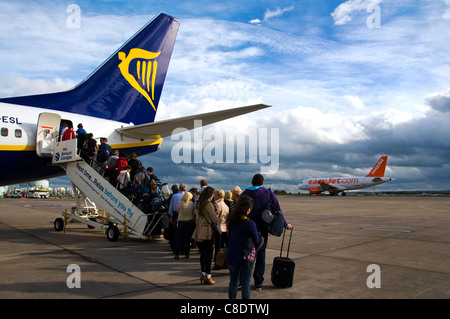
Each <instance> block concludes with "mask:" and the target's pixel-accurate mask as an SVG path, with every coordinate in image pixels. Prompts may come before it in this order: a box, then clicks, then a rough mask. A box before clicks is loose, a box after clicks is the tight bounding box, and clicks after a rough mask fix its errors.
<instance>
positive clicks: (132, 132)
mask: <svg viewBox="0 0 450 319" xmlns="http://www.w3.org/2000/svg"><path fill="white" fill-rule="evenodd" d="M267 107H270V105H266V104H255V105H249V106H243V107H238V108H234V109H228V110H223V111H216V112H210V113H203V114H197V115H191V116H186V117H180V118H177V119H170V120H164V121H159V122H153V123H147V124H141V125H136V126H129V127H122V128H118V129H116V131H117V132H119V133H122V134H123V135H125V136H128V137H131V138H137V139H143V138H144V139H146V138H164V137H167V136H171V135H172V132H173V130H174V129H176V128H186V129H187V130H192V129H193V128H194V121H195V120H201V121H202V126H206V125H210V124H213V123H216V122H220V121H223V120H226V119H229V118H232V117H236V116H239V115H244V114H247V113H251V112H255V111H258V110H261V109H264V108H267Z"/></svg>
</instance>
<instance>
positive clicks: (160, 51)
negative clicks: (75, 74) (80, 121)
mask: <svg viewBox="0 0 450 319" xmlns="http://www.w3.org/2000/svg"><path fill="white" fill-rule="evenodd" d="M178 27H179V21H178V20H176V19H175V18H173V17H170V16H168V15H165V14H162V13H161V14H159V15H157V16H156V17H155V18H154V19H153V20H151V21H150V22H149V23H148V24H147V25H145V26H144V27H143V28H142V29H141V30H140V31H138V32H137V33H136V34H135V35H134V36H133V37H132V38H130V39H129V40H128V41H127V42H126V43H125V44H124V45H123V46H122V47H121V48H120V49H118V50H117V51H116V52H115V53H114V54H113V55H111V56H110V57H109V58H108V59H107V60H106V61H105V62H104V63H103V64H102V65H101V66H100V67H98V68H97V69H96V70H95V71H94V72H93V73H92V74H91V75H90V76H88V77H87V78H86V79H85V80H84V81H83V82H81V83H80V84H79V85H77V86H76V87H75V88H74V89H72V90H69V91H66V92H59V93H50V94H41V95H31V96H22V97H12V98H4V99H0V102H3V103H11V104H19V105H27V106H34V107H41V108H46V109H51V110H58V111H65V112H72V113H77V114H83V115H89V116H95V117H100V118H105V119H109V120H115V121H119V122H125V123H133V124H135V125H138V124H144V123H149V122H153V121H154V119H155V115H156V110H157V109H158V103H159V99H160V97H161V92H162V88H163V84H164V80H165V77H166V73H167V69H168V66H169V60H170V57H171V55H172V51H173V47H174V43H175V38H176V35H177V32H178Z"/></svg>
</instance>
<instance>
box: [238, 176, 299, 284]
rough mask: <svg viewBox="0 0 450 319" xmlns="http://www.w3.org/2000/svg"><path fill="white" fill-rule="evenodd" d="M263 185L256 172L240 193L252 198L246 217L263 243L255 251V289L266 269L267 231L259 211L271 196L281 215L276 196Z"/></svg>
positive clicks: (285, 224) (290, 226)
mask: <svg viewBox="0 0 450 319" xmlns="http://www.w3.org/2000/svg"><path fill="white" fill-rule="evenodd" d="M263 185H264V176H262V175H261V174H256V175H255V176H253V179H252V186H251V187H249V188H247V189H246V190H245V191H244V192H243V193H242V195H241V196H249V197H251V198H252V199H253V209H252V211H251V212H250V214H249V215H248V218H250V219H251V220H253V221H254V222H255V224H256V228H257V230H258V232H260V233H261V235H262V237H264V244H263V245H262V247H261V248H260V249H259V250H258V251H257V253H256V263H255V270H254V272H253V279H254V281H255V288H256V290H261V287H262V284H263V281H264V271H265V269H266V247H267V239H268V231H267V228H266V227H265V225H264V221H263V220H262V218H261V213H262V212H263V210H264V207H265V206H266V205H267V204H268V203H269V200H270V197H271V196H272V204H273V206H274V207H276V208H277V209H279V210H280V212H281V214H282V215H283V212H282V211H281V208H280V205H279V203H278V199H277V197H276V196H275V194H274V193H273V192H272V191H271V190H269V189H267V188H265V187H263ZM283 219H284V227H285V228H287V229H292V225H291V224H288V223H287V222H286V219H285V218H284V215H283Z"/></svg>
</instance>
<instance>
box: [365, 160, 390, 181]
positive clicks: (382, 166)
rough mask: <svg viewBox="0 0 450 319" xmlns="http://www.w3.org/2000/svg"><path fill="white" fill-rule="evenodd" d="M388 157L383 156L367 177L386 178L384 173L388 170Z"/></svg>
mask: <svg viewBox="0 0 450 319" xmlns="http://www.w3.org/2000/svg"><path fill="white" fill-rule="evenodd" d="M386 163H387V156H381V157H380V159H379V160H378V162H377V163H376V164H375V166H374V167H373V168H372V170H371V171H370V173H369V174H367V175H366V177H384V171H385V170H386Z"/></svg>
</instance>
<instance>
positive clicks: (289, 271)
mask: <svg viewBox="0 0 450 319" xmlns="http://www.w3.org/2000/svg"><path fill="white" fill-rule="evenodd" d="M285 235H286V230H285V231H284V232H283V241H282V242H281V250H280V257H275V258H274V259H273V266H272V272H271V279H272V284H274V286H277V287H281V288H288V287H292V285H293V283H294V270H295V262H294V261H293V260H292V259H291V258H289V249H290V247H291V239H292V229H291V235H290V236H289V245H288V249H287V255H286V257H281V255H282V252H283V245H284V237H285Z"/></svg>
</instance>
